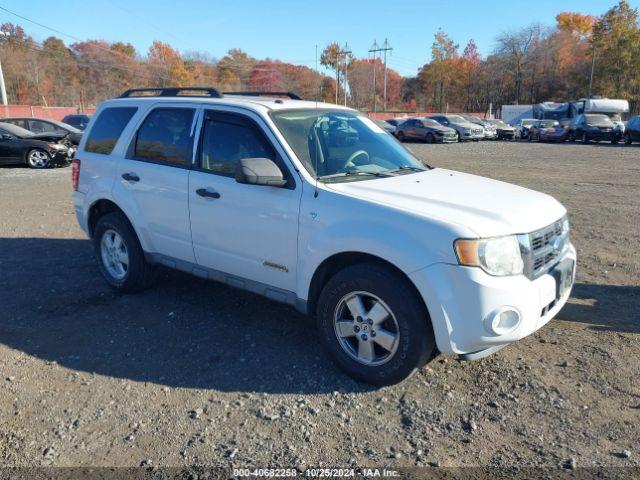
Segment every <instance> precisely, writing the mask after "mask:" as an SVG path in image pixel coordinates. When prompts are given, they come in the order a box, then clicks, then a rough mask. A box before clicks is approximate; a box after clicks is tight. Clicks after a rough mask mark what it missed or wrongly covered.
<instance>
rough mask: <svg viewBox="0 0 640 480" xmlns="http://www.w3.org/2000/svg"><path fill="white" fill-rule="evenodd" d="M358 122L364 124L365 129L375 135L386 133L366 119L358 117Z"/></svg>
mask: <svg viewBox="0 0 640 480" xmlns="http://www.w3.org/2000/svg"><path fill="white" fill-rule="evenodd" d="M358 120H360V121H361V122H362V123H364V124H365V125H366V126H367V127H369V129H370V130H373V131H374V132H376V133H386V132H385V131H384V130H383V129H382V128H380V127H379V126H378V125H376V124H375V123H374V122H373V120H371V119H370V118H368V117H358Z"/></svg>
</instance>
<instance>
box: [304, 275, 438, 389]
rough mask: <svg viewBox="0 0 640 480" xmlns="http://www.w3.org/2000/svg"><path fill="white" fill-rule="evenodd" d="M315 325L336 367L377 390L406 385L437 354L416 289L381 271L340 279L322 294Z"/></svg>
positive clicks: (332, 280) (330, 284)
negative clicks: (406, 380) (417, 370)
mask: <svg viewBox="0 0 640 480" xmlns="http://www.w3.org/2000/svg"><path fill="white" fill-rule="evenodd" d="M316 320H317V325H318V330H319V332H320V337H321V338H322V342H323V344H324V345H325V347H326V349H327V350H328V351H329V353H330V355H331V357H332V358H333V360H334V361H335V362H336V363H337V365H338V366H339V367H340V368H341V369H342V370H344V371H345V372H346V373H347V374H349V375H350V376H352V377H353V378H355V379H357V380H360V381H362V382H366V383H370V384H373V385H377V386H385V385H392V384H395V383H398V382H400V381H402V380H404V379H405V378H407V377H408V376H409V375H411V374H412V373H413V372H414V371H415V370H416V369H418V368H420V367H422V366H423V365H424V364H425V363H426V362H427V361H428V360H429V359H430V358H431V357H432V356H433V353H434V351H435V340H434V335H433V329H432V327H431V322H430V320H429V315H428V313H427V312H426V309H425V307H424V304H423V303H422V301H421V300H420V298H419V297H418V295H417V293H416V292H415V290H414V288H413V286H412V285H411V284H409V282H408V281H407V280H406V279H405V278H403V277H402V276H401V275H400V274H398V273H396V272H394V271H393V270H391V269H390V268H388V267H385V266H382V265H377V264H373V263H372V264H360V265H353V266H350V267H346V268H345V269H343V270H341V271H340V272H338V273H336V274H335V275H334V276H333V277H332V278H331V279H330V280H329V281H328V282H327V284H326V285H325V287H324V288H323V290H322V293H321V294H320V298H319V300H318V306H317V311H316Z"/></svg>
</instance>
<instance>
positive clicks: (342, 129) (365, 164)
mask: <svg viewBox="0 0 640 480" xmlns="http://www.w3.org/2000/svg"><path fill="white" fill-rule="evenodd" d="M271 116H272V118H273V120H274V122H275V124H276V126H277V127H278V129H279V130H280V132H281V133H282V135H283V136H284V138H285V139H286V140H287V143H288V144H289V145H290V146H291V148H292V149H293V150H294V152H295V153H296V155H297V156H298V158H299V159H300V161H301V162H302V163H303V165H304V167H305V168H306V169H307V171H308V172H309V173H311V174H312V175H313V176H315V177H318V178H320V179H327V180H328V179H329V178H340V177H343V178H347V177H349V179H350V180H354V179H368V178H372V177H375V176H387V174H385V172H389V174H391V172H392V171H394V170H398V171H399V172H402V171H406V172H407V173H409V172H411V171H418V170H426V169H427V167H425V166H424V165H423V164H422V163H421V162H420V161H419V160H417V159H416V158H415V157H414V156H413V155H412V154H411V153H410V152H409V151H408V150H407V149H406V148H404V147H403V146H402V144H400V142H398V141H397V140H396V139H395V138H393V137H392V136H390V135H388V134H387V133H386V132H385V131H384V130H383V129H382V128H380V127H379V126H378V125H376V124H375V123H374V122H373V121H371V120H370V119H369V118H368V117H365V116H364V115H360V114H357V113H352V112H347V111H331V110H284V111H279V112H278V111H275V112H272V113H271ZM330 176H333V177H330Z"/></svg>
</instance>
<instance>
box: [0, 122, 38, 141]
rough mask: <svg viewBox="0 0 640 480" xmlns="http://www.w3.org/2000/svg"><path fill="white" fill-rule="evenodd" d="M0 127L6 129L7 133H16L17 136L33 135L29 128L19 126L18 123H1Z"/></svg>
mask: <svg viewBox="0 0 640 480" xmlns="http://www.w3.org/2000/svg"><path fill="white" fill-rule="evenodd" d="M0 128H1V129H2V130H4V131H6V132H7V133H10V134H11V135H14V136H16V137H22V138H26V137H30V136H31V135H33V133H31V132H30V131H29V130H26V129H24V128H22V127H18V126H17V125H12V124H10V123H4V122H2V123H0Z"/></svg>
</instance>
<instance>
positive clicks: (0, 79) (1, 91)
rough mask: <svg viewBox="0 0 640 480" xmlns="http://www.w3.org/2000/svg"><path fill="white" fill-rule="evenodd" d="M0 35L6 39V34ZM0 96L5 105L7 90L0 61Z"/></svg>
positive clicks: (0, 33)
mask: <svg viewBox="0 0 640 480" xmlns="http://www.w3.org/2000/svg"><path fill="white" fill-rule="evenodd" d="M0 35H2V36H5V37H8V36H9V34H8V33H6V32H0ZM0 96H2V104H3V105H7V104H8V102H7V88H6V87H5V85H4V74H3V73H2V62H1V61H0Z"/></svg>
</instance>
